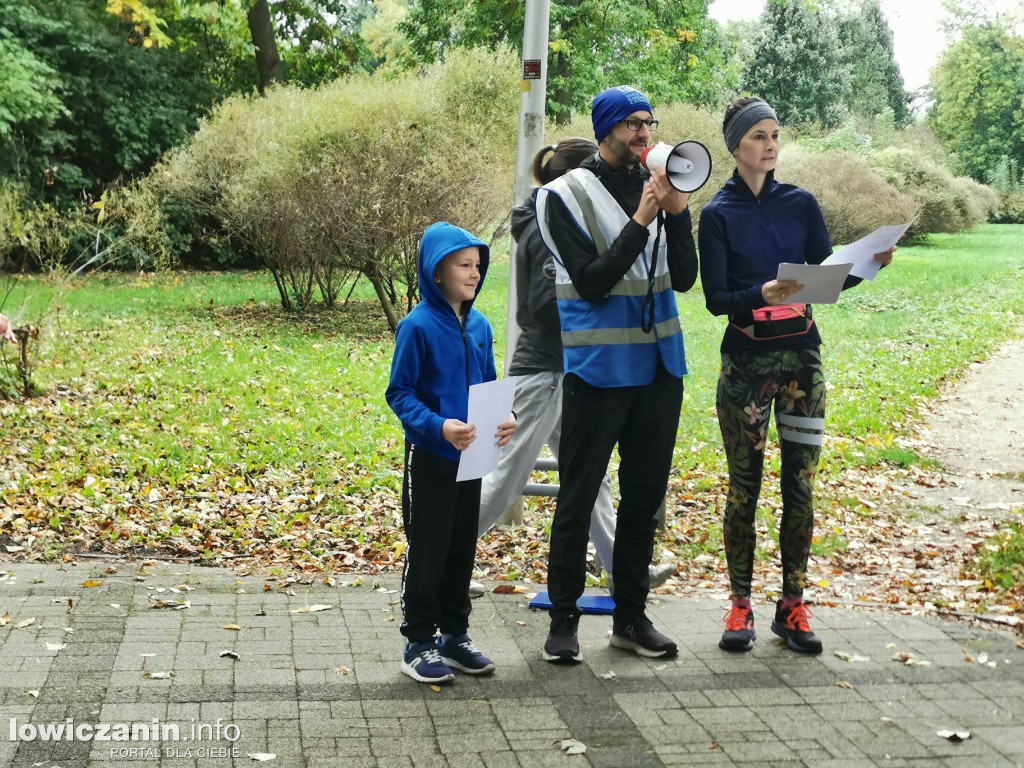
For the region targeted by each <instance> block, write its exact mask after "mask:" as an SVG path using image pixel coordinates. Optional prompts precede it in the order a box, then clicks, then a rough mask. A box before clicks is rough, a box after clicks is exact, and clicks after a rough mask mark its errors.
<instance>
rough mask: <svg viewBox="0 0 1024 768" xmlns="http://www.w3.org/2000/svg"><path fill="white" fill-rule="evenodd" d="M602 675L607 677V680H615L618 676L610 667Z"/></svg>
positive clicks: (604, 677)
mask: <svg viewBox="0 0 1024 768" xmlns="http://www.w3.org/2000/svg"><path fill="white" fill-rule="evenodd" d="M601 677H602V678H603V679H605V680H614V679H615V678H616V677H617V675H616V674H615V671H614V670H611V669H610V670H608V671H607V672H605V673H604V674H603V675H601Z"/></svg>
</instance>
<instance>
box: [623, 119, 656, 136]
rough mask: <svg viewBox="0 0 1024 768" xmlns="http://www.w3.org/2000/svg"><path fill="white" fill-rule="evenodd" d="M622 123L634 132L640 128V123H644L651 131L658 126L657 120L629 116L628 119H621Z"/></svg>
mask: <svg viewBox="0 0 1024 768" xmlns="http://www.w3.org/2000/svg"><path fill="white" fill-rule="evenodd" d="M622 123H623V125H625V126H626V127H627V128H628V129H629V130H631V131H633V132H634V133H635V132H636V131H639V130H640V126H641V125H646V126H647V127H648V128H649V129H650V130H652V131H653V130H655V129H656V128H657V127H658V121H657V120H638V119H636V118H633V117H631V118H629V119H628V120H623V121H622Z"/></svg>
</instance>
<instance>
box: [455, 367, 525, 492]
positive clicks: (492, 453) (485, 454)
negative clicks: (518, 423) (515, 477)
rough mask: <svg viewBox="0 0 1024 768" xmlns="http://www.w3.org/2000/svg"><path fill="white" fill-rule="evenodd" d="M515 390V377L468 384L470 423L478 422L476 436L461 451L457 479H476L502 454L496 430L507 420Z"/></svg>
mask: <svg viewBox="0 0 1024 768" xmlns="http://www.w3.org/2000/svg"><path fill="white" fill-rule="evenodd" d="M515 394H516V380H515V379H514V378H511V379H498V380H496V381H488V382H484V383H483V384H474V385H473V386H471V387H470V388H469V415H468V416H467V417H466V423H467V424H475V425H476V440H474V441H473V442H472V443H470V445H469V447H468V448H467V449H466V450H464V451H463V452H462V456H461V457H460V458H459V471H458V474H457V475H456V476H455V480H456V482H462V481H463V480H476V479H477V478H478V477H483V476H484V475H486V474H487V473H489V472H491V471H493V470H494V468H495V467H497V466H498V459H499V458H501V448H499V447H498V440H497V438H495V437H494V434H495V433H496V432H497V431H498V425H499V424H502V423H504V422H506V421H508V418H509V414H511V412H512V401H513V399H514V398H515Z"/></svg>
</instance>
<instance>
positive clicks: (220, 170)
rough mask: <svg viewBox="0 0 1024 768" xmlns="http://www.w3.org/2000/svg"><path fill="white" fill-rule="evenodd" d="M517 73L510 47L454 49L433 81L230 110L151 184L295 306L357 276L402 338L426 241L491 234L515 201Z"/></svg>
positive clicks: (406, 78) (431, 75)
mask: <svg viewBox="0 0 1024 768" xmlns="http://www.w3.org/2000/svg"><path fill="white" fill-rule="evenodd" d="M518 66H519V65H518V58H517V57H516V55H515V53H514V52H512V51H511V50H507V49H506V50H503V51H500V52H499V53H497V54H495V53H494V52H493V51H486V52H485V51H482V50H470V51H455V52H452V53H451V54H450V55H449V57H448V59H447V60H446V61H445V62H443V63H440V64H437V65H434V66H433V67H432V68H430V69H429V70H427V71H425V72H424V73H417V74H407V75H403V76H401V77H397V78H391V79H386V78H385V77H383V76H382V75H370V76H357V77H351V78H346V79H343V80H338V81H335V82H334V83H331V84H329V85H326V86H324V87H322V88H319V89H317V90H312V91H304V90H300V89H297V88H291V87H284V88H277V89H273V90H271V91H270V92H269V93H268V95H267V96H266V98H263V99H256V98H243V97H237V98H234V99H230V100H228V101H227V102H225V103H224V104H223V105H222V106H221V107H220V108H218V110H216V111H215V113H214V114H213V115H212V117H211V118H210V119H209V120H208V121H206V122H205V123H204V124H203V126H202V127H201V129H200V131H199V132H198V133H197V134H196V135H195V136H194V137H193V139H192V140H191V141H190V142H189V143H188V144H186V145H185V146H184V147H183V148H182V149H181V150H179V151H178V152H176V153H174V154H173V155H172V156H171V157H170V158H169V159H168V160H167V162H166V163H165V164H164V165H163V166H162V167H160V168H158V169H156V170H155V171H154V177H155V178H157V179H158V180H159V184H160V186H161V187H162V189H163V192H164V194H165V195H166V196H168V197H170V198H173V199H177V200H180V201H187V202H188V203H189V204H191V205H192V206H194V207H196V208H198V209H200V210H202V211H204V212H206V213H208V214H210V215H212V216H214V217H216V218H218V219H219V220H220V221H222V222H223V223H224V226H225V228H226V229H228V230H230V231H231V232H232V233H233V234H234V235H235V236H237V237H238V238H240V239H242V240H243V241H244V242H245V243H246V244H247V245H248V246H249V247H250V248H251V249H252V250H253V251H254V253H256V254H257V255H258V256H259V257H260V259H261V260H262V261H263V263H264V264H266V266H267V267H268V268H269V269H270V270H271V272H272V273H273V275H274V278H275V280H276V281H277V285H278V289H279V291H280V294H281V301H282V304H283V305H284V306H285V307H291V308H296V309H303V308H305V307H306V306H308V305H309V303H310V302H311V301H313V299H314V297H315V294H316V293H317V292H319V294H320V296H321V297H322V298H323V299H324V301H325V302H326V303H328V304H331V303H333V302H334V301H335V299H336V297H337V296H338V294H339V290H338V289H339V282H340V281H342V280H344V279H346V277H347V276H349V275H360V276H363V277H365V278H366V279H368V280H369V281H370V283H371V284H372V285H373V286H374V289H375V291H376V293H377V296H378V298H379V300H380V303H381V307H382V310H383V312H384V313H385V315H386V316H387V318H388V321H389V323H390V324H391V326H392V327H394V326H395V325H397V322H398V317H399V315H400V314H401V313H402V312H403V305H404V309H407V308H408V307H409V306H411V304H412V303H413V302H415V301H416V248H417V243H418V241H419V236H420V235H421V234H422V232H423V229H424V228H425V227H426V226H427V225H428V224H430V223H431V222H433V221H437V220H442V219H443V220H448V221H452V222H453V223H456V224H459V225H461V226H464V227H467V228H469V229H472V230H476V231H480V230H481V229H482V228H483V227H485V226H486V225H488V224H490V223H496V222H497V221H500V220H501V219H502V218H503V216H504V215H505V212H506V210H507V208H508V206H509V204H510V203H511V189H512V158H513V157H514V154H515V152H514V142H515V135H516V129H515V121H516V113H517V105H518V89H517V83H518Z"/></svg>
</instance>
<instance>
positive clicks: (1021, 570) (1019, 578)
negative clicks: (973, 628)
mask: <svg viewBox="0 0 1024 768" xmlns="http://www.w3.org/2000/svg"><path fill="white" fill-rule="evenodd" d="M1018 514H1019V512H1018ZM980 551H981V556H980V558H979V562H978V573H979V575H980V576H981V577H982V578H984V579H987V580H988V581H990V582H991V583H992V584H993V585H995V586H997V587H999V588H1000V589H1003V590H1007V591H1015V592H1016V594H1018V595H1024V591H1022V590H1024V525H1022V524H1020V523H1013V524H1010V525H1007V526H1006V529H1005V530H1003V531H1000V532H999V533H997V534H996V535H995V536H993V537H992V538H990V539H989V540H988V541H986V542H985V544H984V546H982V548H981V550H980Z"/></svg>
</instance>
